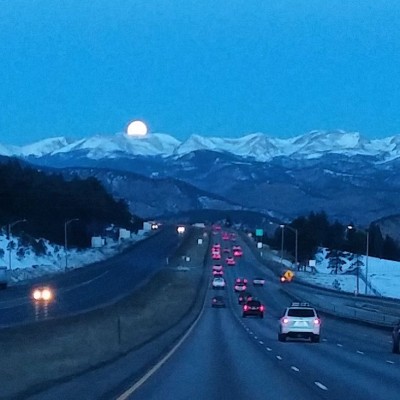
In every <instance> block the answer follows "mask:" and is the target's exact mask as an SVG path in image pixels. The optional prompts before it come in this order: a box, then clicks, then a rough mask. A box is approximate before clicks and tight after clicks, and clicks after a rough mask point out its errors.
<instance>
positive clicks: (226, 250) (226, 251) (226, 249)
mask: <svg viewBox="0 0 400 400" xmlns="http://www.w3.org/2000/svg"><path fill="white" fill-rule="evenodd" d="M222 251H223V252H224V253H225V254H229V253H230V252H231V249H229V248H228V247H225V248H224V250H222Z"/></svg>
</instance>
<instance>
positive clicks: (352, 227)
mask: <svg viewBox="0 0 400 400" xmlns="http://www.w3.org/2000/svg"><path fill="white" fill-rule="evenodd" d="M347 229H355V228H354V226H352V225H348V226H347ZM360 231H362V232H364V233H365V234H366V235H367V246H366V251H365V294H368V259H369V229H366V230H363V229H360ZM359 268H360V267H359V266H357V293H358V288H359V282H358V280H359Z"/></svg>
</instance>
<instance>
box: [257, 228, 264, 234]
mask: <svg viewBox="0 0 400 400" xmlns="http://www.w3.org/2000/svg"><path fill="white" fill-rule="evenodd" d="M256 236H264V231H263V230H262V229H256Z"/></svg>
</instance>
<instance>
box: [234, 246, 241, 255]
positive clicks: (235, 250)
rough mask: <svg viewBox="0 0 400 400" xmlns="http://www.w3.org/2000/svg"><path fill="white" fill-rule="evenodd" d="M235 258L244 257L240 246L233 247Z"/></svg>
mask: <svg viewBox="0 0 400 400" xmlns="http://www.w3.org/2000/svg"><path fill="white" fill-rule="evenodd" d="M232 251H233V255H234V257H241V256H242V255H243V251H242V248H241V247H240V246H233V247H232Z"/></svg>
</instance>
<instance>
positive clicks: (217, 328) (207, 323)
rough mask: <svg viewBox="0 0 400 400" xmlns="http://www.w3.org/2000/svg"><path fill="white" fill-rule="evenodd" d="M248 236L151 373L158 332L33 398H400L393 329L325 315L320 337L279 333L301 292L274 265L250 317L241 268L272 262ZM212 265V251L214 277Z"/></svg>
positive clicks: (251, 273)
mask: <svg viewBox="0 0 400 400" xmlns="http://www.w3.org/2000/svg"><path fill="white" fill-rule="evenodd" d="M214 240H216V241H219V242H221V244H222V247H224V246H225V244H226V242H223V241H222V240H220V238H219V237H218V236H217V237H215V238H214ZM231 244H232V243H230V245H231ZM241 244H242V247H243V250H244V255H243V257H242V258H241V259H239V261H238V263H237V265H236V266H234V267H225V277H226V280H227V283H228V287H227V289H225V290H224V291H214V290H212V289H211V287H210V289H209V290H208V291H207V294H206V299H205V303H204V307H203V310H202V312H201V314H200V316H199V318H198V320H197V323H196V324H195V325H194V326H193V329H192V331H190V332H189V333H188V334H187V337H186V338H185V339H184V340H182V343H181V345H180V346H177V347H176V348H173V349H172V350H171V352H170V353H167V357H168V358H167V359H165V360H162V361H161V362H156V361H154V360H153V362H152V365H153V366H154V368H153V371H152V372H151V373H148V374H144V372H143V371H144V370H143V369H141V367H140V363H141V362H142V363H143V366H146V368H145V369H146V370H149V364H148V363H149V358H148V353H149V352H150V351H153V352H154V351H155V349H157V346H159V344H158V343H157V342H155V343H154V344H149V345H148V348H147V349H146V348H144V349H139V350H137V351H135V352H131V353H130V354H129V355H127V356H126V357H124V358H122V359H120V360H118V361H117V362H116V363H114V364H110V365H107V366H104V367H101V368H99V369H98V370H94V371H91V372H90V373H87V374H84V375H81V376H79V377H76V378H75V379H72V380H70V381H68V382H65V383H63V384H61V385H59V386H56V387H53V388H50V389H48V390H47V391H46V392H43V393H40V394H37V395H36V396H34V397H33V399H35V400H36V399H41V400H44V399H49V400H50V399H54V398H65V399H75V398H84V399H85V400H86V399H87V400H91V399H109V400H111V399H113V400H117V399H118V400H126V399H134V400H187V399H191V398H196V399H199V400H203V399H204V400H214V399H215V400H221V399H232V400H235V399H238V400H242V399H245V400H246V399H250V400H258V399H260V400H261V399H262V400H265V399H268V400H274V399H279V400H286V399H295V400H303V399H304V400H312V399H329V400H338V399H347V398H350V399H352V400H372V399H373V400H377V399H379V400H398V399H399V398H400V379H399V377H400V357H399V356H398V355H395V354H392V353H391V340H390V333H389V332H388V331H387V330H382V329H378V328H373V327H370V326H366V325H362V324H358V323H354V322H351V321H347V320H341V319H338V318H334V317H329V316H326V315H323V316H322V317H321V318H322V331H321V342H320V343H310V342H308V341H306V340H298V341H290V340H289V341H287V342H285V343H281V342H279V341H278V339H277V328H278V319H279V317H280V316H281V315H282V312H283V310H284V308H285V307H286V306H288V305H290V303H291V299H290V298H289V297H288V295H287V294H286V293H285V292H284V291H282V290H281V286H280V285H281V284H280V283H279V282H278V279H277V277H276V276H275V275H274V274H273V273H272V272H271V271H270V272H267V273H266V274H265V276H266V279H267V282H266V284H265V286H264V287H257V288H254V287H252V286H251V284H250V288H249V290H250V291H251V292H252V293H253V295H255V296H257V297H258V298H259V299H260V300H262V302H263V303H264V304H265V305H266V314H265V317H264V319H259V318H253V317H249V318H245V319H243V318H242V317H241V307H240V306H239V305H238V303H237V294H235V293H234V291H233V282H234V280H235V278H236V277H246V278H248V279H249V281H251V279H252V278H253V277H255V276H257V275H260V270H261V268H263V267H262V266H261V265H260V264H259V262H258V261H257V260H256V258H255V256H254V255H253V253H252V252H251V250H250V249H249V248H248V247H247V246H246V245H244V244H243V243H241ZM211 265H212V262H211V260H210V262H209V269H210V281H211ZM263 270H264V269H263ZM216 293H217V294H221V293H224V295H225V297H226V299H227V303H228V307H227V308H225V309H213V308H212V307H211V298H212V296H213V295H215V294H216ZM159 348H160V349H161V348H162V347H161V346H160V347H159ZM150 349H151V350H150ZM164 354H165V353H164ZM153 357H154V358H158V357H155V355H153ZM158 359H159V358H158Z"/></svg>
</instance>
